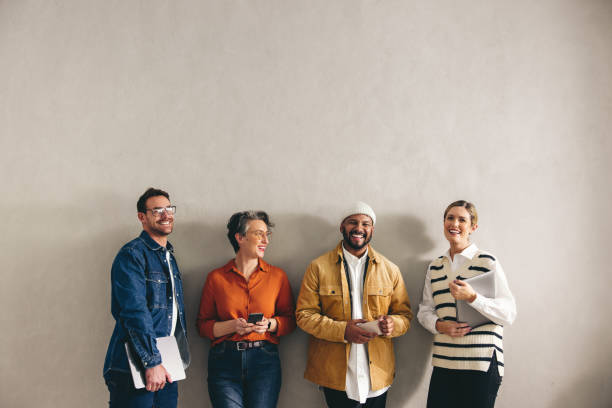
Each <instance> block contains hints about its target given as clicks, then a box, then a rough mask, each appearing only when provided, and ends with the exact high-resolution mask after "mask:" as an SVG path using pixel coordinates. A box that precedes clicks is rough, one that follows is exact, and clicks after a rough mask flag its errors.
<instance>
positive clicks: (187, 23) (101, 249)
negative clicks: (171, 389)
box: [0, 0, 612, 408]
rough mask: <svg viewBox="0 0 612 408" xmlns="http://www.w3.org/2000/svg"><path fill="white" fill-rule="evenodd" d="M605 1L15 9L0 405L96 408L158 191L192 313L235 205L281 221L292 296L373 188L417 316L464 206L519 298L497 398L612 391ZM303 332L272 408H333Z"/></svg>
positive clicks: (410, 355)
mask: <svg viewBox="0 0 612 408" xmlns="http://www.w3.org/2000/svg"><path fill="white" fill-rule="evenodd" d="M611 78H612V2H610V1H603V0H601V1H552V0H551V1H539V2H516V1H496V2H489V1H466V2H457V1H430V2H421V1H375V0H367V1H300V2H298V1H289V0H282V1H280V0H279V1H271V0H269V1H263V0H259V1H255V0H254V1H245V0H242V1H233V0H224V1H184V2H178V1H177V2H169V1H97V2H94V1H89V2H87V1H62V2H59V1H55V2H51V1H9V0H7V1H0V138H1V142H2V144H1V145H2V150H1V151H0V159H1V161H0V171H2V175H3V177H2V184H1V185H2V187H3V190H4V196H3V199H2V202H1V204H0V205H1V207H0V209H1V210H2V214H3V221H4V228H3V231H4V234H3V236H2V238H1V241H0V246H1V247H2V248H3V250H2V254H3V257H2V259H3V261H4V272H3V273H2V276H3V283H2V285H1V286H0V299H1V307H2V311H3V313H2V314H1V315H0V316H1V317H0V319H1V320H0V327H3V328H4V330H3V335H2V336H0V350H2V351H1V352H0V353H1V355H0V361H2V363H1V364H2V369H1V370H0V377H1V378H0V406H3V407H15V408H17V407H28V408H29V407H57V406H63V407H82V406H91V407H94V406H99V407H103V406H105V404H106V401H107V391H106V388H105V386H104V384H103V381H102V378H101V373H102V364H103V360H104V354H105V352H106V346H107V342H108V339H109V336H110V334H111V331H112V327H113V321H112V318H111V316H110V312H109V308H110V306H109V304H110V284H109V269H110V264H111V262H112V260H113V257H114V256H115V254H116V252H117V250H118V249H119V248H120V246H121V245H122V244H123V243H124V242H126V241H128V240H129V239H130V238H132V237H134V236H135V235H137V234H138V233H139V224H138V222H137V219H136V212H135V203H136V199H137V198H138V196H139V195H140V194H141V193H142V192H143V191H144V190H145V188H147V187H149V186H151V185H152V186H158V187H162V188H165V189H167V190H168V191H169V192H170V193H171V196H172V199H173V202H174V203H175V204H176V205H177V206H178V214H177V222H176V227H175V233H174V234H173V235H172V237H171V238H172V241H173V242H174V244H175V246H176V247H177V256H178V260H179V264H180V266H181V270H182V272H183V275H184V280H185V286H186V292H185V298H186V301H187V313H188V318H189V322H190V323H189V324H190V325H192V326H191V328H192V329H193V330H191V333H190V342H191V348H192V354H193V357H194V359H193V364H192V366H191V368H190V369H189V371H188V375H189V379H188V380H186V381H185V382H184V383H183V384H182V388H181V398H180V405H181V407H196V406H198V407H208V406H209V401H208V395H207V389H206V383H205V381H206V362H205V361H206V353H207V350H208V347H209V346H208V344H209V342H208V341H207V340H204V339H201V338H199V337H198V336H197V333H196V330H195V329H194V328H195V317H196V311H197V307H198V303H199V296H200V290H201V286H202V284H203V282H204V279H205V276H206V274H207V273H208V271H210V270H211V269H213V268H215V267H217V266H220V265H222V264H223V263H224V262H226V261H227V259H229V258H230V257H231V256H232V251H231V248H230V245H229V243H228V242H227V241H226V239H225V236H224V232H225V230H224V225H225V223H226V221H227V219H228V218H229V216H230V215H231V213H232V212H234V211H236V210H242V209H249V208H253V209H265V210H267V211H268V212H269V213H270V214H271V215H272V217H273V220H274V221H276V223H277V225H278V228H277V229H276V232H275V235H274V240H273V241H272V244H271V246H270V250H269V254H268V255H267V260H268V261H270V262H272V263H273V264H276V265H278V266H280V267H282V268H284V269H285V270H286V271H287V273H288V275H289V277H290V280H291V283H292V286H293V290H294V293H295V294H296V295H297V291H298V289H299V284H300V282H301V277H302V274H303V272H304V269H305V267H306V265H307V264H308V262H309V261H310V260H311V259H313V258H314V257H316V256H317V255H319V254H321V253H323V252H324V251H327V250H329V249H331V248H332V247H333V245H335V243H336V242H337V241H338V240H339V239H340V234H339V233H338V224H339V219H338V217H337V215H336V212H337V211H338V210H339V209H340V208H342V207H344V206H345V205H346V204H347V203H349V202H352V201H354V200H356V199H361V200H364V201H366V202H368V203H370V204H371V205H372V207H373V208H374V209H375V211H376V212H377V215H378V220H379V222H378V224H377V226H376V232H375V237H374V240H373V244H374V247H375V248H376V249H378V250H379V251H380V252H382V253H383V254H385V255H386V256H387V257H389V258H390V259H391V260H393V261H394V262H396V263H397V264H398V265H399V266H400V268H401V270H402V273H403V276H404V279H405V281H406V283H407V285H408V287H409V294H410V296H411V299H412V302H413V304H414V306H415V309H416V305H418V302H419V300H420V291H421V287H422V284H423V277H424V274H425V267H426V264H427V262H428V261H429V260H430V259H431V258H432V257H434V256H436V255H438V254H440V253H441V252H442V251H444V250H445V249H446V247H445V245H446V243H445V240H444V238H443V235H442V228H441V227H442V211H443V209H444V207H445V206H446V205H447V204H448V203H449V202H451V201H453V200H456V199H468V200H471V201H473V202H475V203H476V205H477V207H478V208H479V211H480V218H481V221H480V228H479V230H478V232H477V233H476V235H475V241H476V242H477V243H478V244H479V246H480V247H482V248H484V249H488V250H490V251H492V252H493V253H494V254H496V255H497V256H498V257H499V259H500V260H501V262H502V264H503V265H504V268H505V270H506V272H507V275H508V280H509V282H510V285H511V288H512V289H513V291H514V294H515V296H516V298H517V304H518V311H519V312H518V318H517V321H516V323H515V324H514V325H513V326H511V327H508V328H507V329H506V332H505V339H504V340H505V344H504V349H505V356H506V377H505V378H504V382H503V385H502V388H501V391H500V396H499V399H498V406H499V407H516V406H523V407H531V406H533V407H549V406H550V407H553V406H554V407H577V406H580V407H586V406H588V407H605V406H610V403H611V402H612V391H611V387H610V385H611V384H610V380H609V378H610V377H611V375H612V368H611V367H612V364H611V363H612V359H611V357H610V356H611V354H610V352H609V347H608V345H609V343H610V340H612V336H611V334H612V330H611V329H610V325H609V324H608V323H607V319H606V318H607V317H608V313H609V311H610V309H611V306H612V305H611V301H610V299H611V296H610V294H609V287H610V284H611V283H612V279H611V278H610V276H611V275H610V272H609V261H608V259H609V256H608V255H609V247H610V243H611V240H610V231H611V230H612V221H611V220H612V217H611V216H610V199H611V198H612V197H611V196H612V194H611V193H612V189H611V187H610V182H609V177H608V176H609V174H610V171H611V170H612V165H611V164H610V163H609V161H608V160H607V158H608V156H609V155H610V154H611V153H612V146H611V139H610V136H611V135H610V133H611V129H612V124H611V123H610V112H611V110H612V79H611ZM413 323H414V326H413V328H412V329H411V330H410V331H409V332H408V334H407V335H406V336H404V337H403V338H400V339H398V341H396V343H395V344H396V355H397V359H398V367H397V378H396V381H395V385H394V387H393V388H392V389H391V391H390V396H389V398H390V400H389V404H388V405H389V406H391V407H422V406H424V403H425V398H426V394H427V387H428V383H429V372H430V367H429V364H430V356H429V354H430V344H431V336H430V335H429V334H428V333H427V332H426V331H425V330H424V329H422V328H421V327H420V326H419V324H418V323H417V322H416V319H415V321H414V322H413ZM306 342H307V337H306V335H305V334H304V333H303V332H301V331H299V330H297V331H296V332H294V333H293V334H291V335H290V336H288V337H287V338H285V339H283V342H282V345H281V354H282V359H283V369H284V376H283V381H284V382H283V389H282V394H281V400H280V407H288V406H294V407H296V408H297V407H312V406H321V405H322V397H321V395H320V394H319V393H318V391H317V390H316V387H315V386H313V385H312V384H310V383H308V382H306V381H305V380H303V378H302V373H303V369H304V366H305V355H306Z"/></svg>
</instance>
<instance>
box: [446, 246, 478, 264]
mask: <svg viewBox="0 0 612 408" xmlns="http://www.w3.org/2000/svg"><path fill="white" fill-rule="evenodd" d="M476 252H478V247H477V246H476V244H470V245H469V246H468V247H467V248H465V249H464V250H463V251H461V252H460V253H458V254H455V256H457V255H461V256H462V257H464V258H467V259H472V258H473V257H474V255H476ZM444 256H445V257H447V258H448V260H449V261H451V257H450V248H449V249H448V250H447V251H446V252H445V253H444ZM451 262H452V261H451Z"/></svg>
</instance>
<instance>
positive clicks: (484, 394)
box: [417, 200, 516, 408]
mask: <svg viewBox="0 0 612 408" xmlns="http://www.w3.org/2000/svg"><path fill="white" fill-rule="evenodd" d="M477 227H478V214H477V213H476V208H475V207H474V205H473V204H472V203H469V202H467V201H463V200H461V201H455V202H454V203H452V204H450V205H449V206H448V207H447V208H446V211H444V236H445V237H446V239H447V240H448V242H449V244H450V248H449V249H448V251H446V253H445V254H444V255H442V256H440V257H439V258H437V259H435V260H433V261H432V262H431V263H430V264H429V268H428V269H427V274H426V277H425V287H424V288H423V300H422V302H421V304H420V305H419V312H418V315H417V317H418V319H419V322H420V323H421V324H422V325H423V327H425V328H426V329H427V330H429V331H430V332H432V333H433V334H434V335H435V336H434V346H433V358H432V364H433V366H434V368H433V372H432V374H431V381H430V383H429V394H428V396H427V407H428V408H438V407H471V408H476V407H483V408H484V407H493V406H494V405H495V398H496V397H497V391H498V389H499V386H500V384H501V378H502V376H503V375H504V349H503V346H502V338H503V326H504V325H509V324H512V322H513V321H514V318H515V316H516V304H515V302H514V297H513V296H512V293H511V292H510V289H509V288H508V282H507V280H506V276H505V275H504V271H503V269H502V267H501V265H500V264H499V262H498V261H497V259H496V258H495V257H494V256H493V255H491V254H490V253H488V252H484V251H481V250H479V249H478V248H477V247H476V245H475V244H472V243H471V242H470V235H471V234H472V233H473V232H474V231H476V228H477ZM484 273H492V274H495V297H494V298H487V297H484V296H482V295H480V294H478V293H477V292H476V291H475V290H474V289H473V288H472V286H470V285H469V284H468V283H467V282H464V280H465V279H468V278H472V277H475V276H478V275H481V274H484ZM457 300H463V301H466V302H467V303H468V304H469V305H470V306H471V307H473V308H474V309H476V310H477V311H478V312H480V314H482V315H484V316H485V317H487V318H488V319H489V320H490V322H489V323H485V324H482V325H479V326H476V327H470V326H468V325H467V323H461V322H459V321H458V320H457Z"/></svg>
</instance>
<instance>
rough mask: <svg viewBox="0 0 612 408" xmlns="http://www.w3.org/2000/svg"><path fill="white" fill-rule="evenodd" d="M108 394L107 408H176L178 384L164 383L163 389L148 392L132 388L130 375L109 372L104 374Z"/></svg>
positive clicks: (132, 383)
mask: <svg viewBox="0 0 612 408" xmlns="http://www.w3.org/2000/svg"><path fill="white" fill-rule="evenodd" d="M104 380H105V381H106V386H107V387H108V391H109V392H110V401H109V404H108V405H109V408H151V407H155V408H176V404H177V400H178V382H173V383H172V384H170V383H166V385H165V386H164V388H163V389H161V390H159V391H156V392H150V391H147V390H146V389H144V388H142V389H139V390H137V389H136V388H134V382H133V381H132V375H131V374H129V373H124V372H120V371H114V370H111V371H109V372H107V373H106V374H104Z"/></svg>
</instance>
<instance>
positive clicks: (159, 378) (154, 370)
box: [145, 364, 172, 392]
mask: <svg viewBox="0 0 612 408" xmlns="http://www.w3.org/2000/svg"><path fill="white" fill-rule="evenodd" d="M145 380H146V381H147V385H146V387H145V388H146V389H147V391H151V392H155V391H159V390H161V389H162V388H164V386H165V385H166V381H167V382H169V383H171V382H172V377H170V373H169V372H168V371H166V368H165V367H164V366H163V365H161V364H160V365H156V366H155V367H151V368H147V369H146V370H145Z"/></svg>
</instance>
